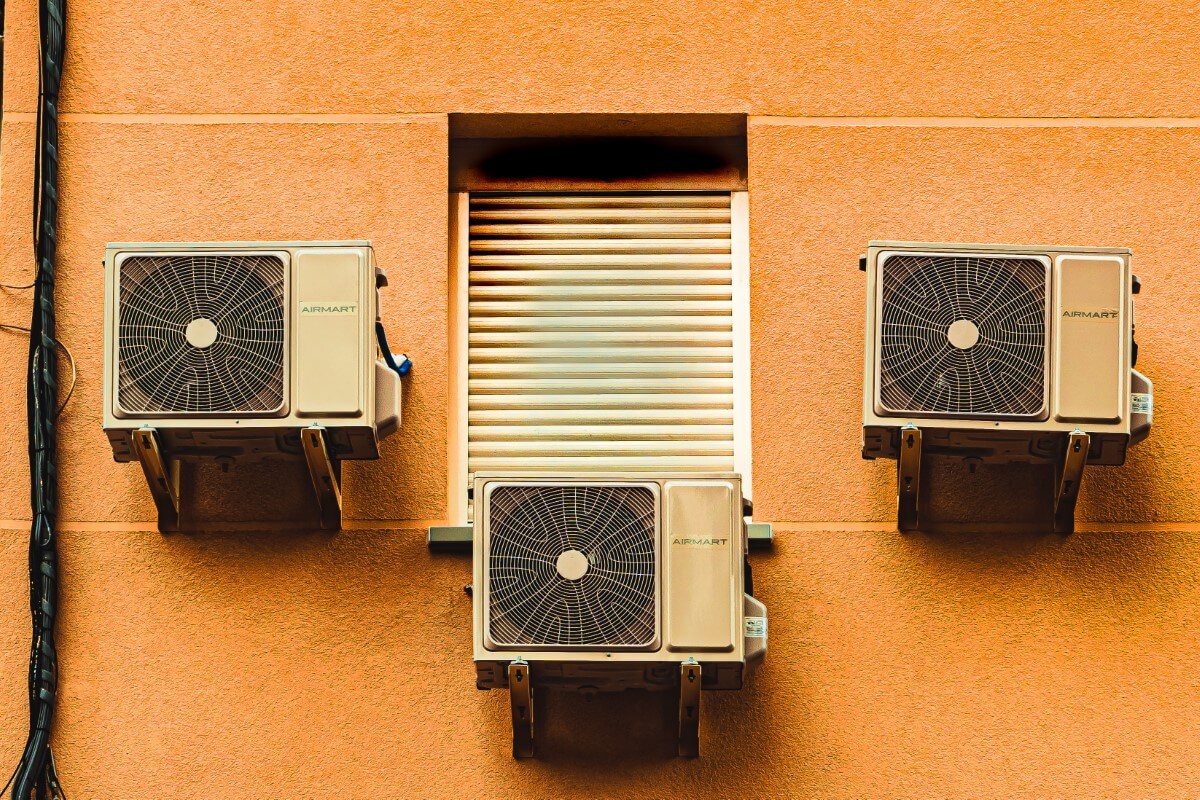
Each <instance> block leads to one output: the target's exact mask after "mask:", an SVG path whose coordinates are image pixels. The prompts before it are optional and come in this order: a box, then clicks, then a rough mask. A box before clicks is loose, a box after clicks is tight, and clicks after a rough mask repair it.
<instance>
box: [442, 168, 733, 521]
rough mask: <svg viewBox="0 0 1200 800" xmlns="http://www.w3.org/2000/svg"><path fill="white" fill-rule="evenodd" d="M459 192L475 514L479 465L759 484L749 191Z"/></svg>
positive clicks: (465, 470)
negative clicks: (723, 475) (752, 437)
mask: <svg viewBox="0 0 1200 800" xmlns="http://www.w3.org/2000/svg"><path fill="white" fill-rule="evenodd" d="M452 199H453V209H452V210H453V218H454V222H455V229H456V230H455V232H454V234H455V236H454V238H455V242H454V245H455V247H454V250H455V264H454V275H453V276H452V281H451V283H452V290H453V292H454V298H453V301H454V302H453V303H452V308H453V314H452V320H451V328H452V329H451V339H452V342H453V346H454V350H455V353H454V356H455V370H454V376H453V383H454V386H453V395H454V397H453V401H452V402H454V403H455V405H456V407H457V408H456V411H457V413H456V414H454V415H452V429H453V430H452V435H451V441H452V444H451V447H452V452H451V458H450V464H451V467H450V469H451V475H450V489H451V512H452V516H454V517H455V518H456V519H457V521H458V522H465V521H466V519H467V518H469V514H470V511H469V507H468V503H467V499H466V495H467V489H468V488H469V487H470V485H471V482H472V480H473V476H474V473H475V472H476V471H488V472H495V471H501V472H503V471H512V472H516V471H531V470H543V471H556V472H562V473H584V474H586V473H593V472H602V471H626V472H642V473H651V472H658V473H662V472H719V471H738V472H741V473H742V474H743V476H744V478H745V480H746V485H747V487H748V486H749V481H750V470H749V418H750V416H749V391H748V387H749V381H748V363H747V362H748V352H749V348H748V302H747V283H748V281H747V264H746V260H747V259H746V241H745V237H746V217H747V207H746V195H745V193H744V192H728V191H724V192H669V191H655V192H626V193H555V194H545V193H465V192H464V193H456V194H454V195H452ZM747 496H749V491H747Z"/></svg>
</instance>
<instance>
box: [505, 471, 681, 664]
mask: <svg viewBox="0 0 1200 800" xmlns="http://www.w3.org/2000/svg"><path fill="white" fill-rule="evenodd" d="M488 502H489V506H488V518H489V520H490V523H489V547H488V597H487V603H488V613H489V620H490V621H489V627H488V630H489V634H490V637H491V639H492V641H493V642H495V643H496V644H500V645H528V646H535V647H539V646H540V647H587V646H593V647H595V646H603V647H626V648H638V647H642V648H644V647H649V646H651V645H653V643H654V642H655V641H656V638H657V629H658V625H657V622H658V620H657V611H656V603H655V579H656V569H655V498H654V493H653V492H652V491H651V490H650V489H648V488H646V487H644V486H600V485H593V484H588V485H575V486H571V485H567V486H499V487H497V488H496V489H494V490H493V491H492V492H491V494H490V496H489V501H488Z"/></svg>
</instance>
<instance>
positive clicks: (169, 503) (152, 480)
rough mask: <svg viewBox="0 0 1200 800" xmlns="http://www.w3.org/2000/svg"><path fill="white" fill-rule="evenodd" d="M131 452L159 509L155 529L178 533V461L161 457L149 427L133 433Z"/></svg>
mask: <svg viewBox="0 0 1200 800" xmlns="http://www.w3.org/2000/svg"><path fill="white" fill-rule="evenodd" d="M133 452H134V455H136V456H137V460H138V461H139V462H140V463H141V465H142V471H143V472H145V473H146V483H148V484H149V485H150V495H151V496H152V497H153V498H154V505H155V506H157V507H158V529H159V530H160V531H162V532H164V533H165V532H167V531H175V530H179V461H178V460H177V459H170V458H167V457H166V456H164V455H163V450H162V443H161V442H160V440H159V438H158V431H157V430H156V429H154V428H151V427H149V426H146V427H143V428H138V429H137V430H136V431H134V432H133Z"/></svg>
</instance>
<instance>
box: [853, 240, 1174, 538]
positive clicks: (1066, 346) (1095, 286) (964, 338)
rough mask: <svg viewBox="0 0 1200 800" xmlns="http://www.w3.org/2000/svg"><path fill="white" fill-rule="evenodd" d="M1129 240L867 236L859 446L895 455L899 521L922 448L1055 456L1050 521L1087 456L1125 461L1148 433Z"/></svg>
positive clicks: (1062, 522) (1069, 508) (1070, 518)
mask: <svg viewBox="0 0 1200 800" xmlns="http://www.w3.org/2000/svg"><path fill="white" fill-rule="evenodd" d="M1130 256H1131V253H1130V251H1129V250H1127V249H1124V248H1095V247H1034V246H1017V245H996V244H929V243H919V242H871V243H870V245H869V247H868V250H867V255H866V256H865V259H863V260H862V264H861V266H862V267H863V268H864V269H865V271H866V273H867V314H866V320H867V326H866V359H865V372H864V387H865V391H864V396H863V456H864V457H865V458H892V459H897V460H898V462H899V487H898V494H899V527H900V529H901V530H912V529H914V528H916V527H917V525H918V509H917V500H918V492H919V487H920V473H921V454H922V452H924V453H936V454H952V455H957V456H962V457H964V458H967V459H973V460H977V461H980V462H1007V461H1031V462H1033V461H1043V462H1044V461H1052V462H1054V463H1056V464H1057V465H1058V467H1057V472H1056V474H1057V478H1056V482H1057V486H1056V495H1055V496H1056V500H1055V528H1056V529H1057V530H1060V531H1064V532H1065V531H1070V530H1072V529H1073V526H1074V510H1075V501H1076V499H1077V497H1078V492H1079V483H1080V480H1081V478H1082V474H1083V467H1084V464H1085V463H1086V464H1111V465H1116V464H1121V463H1123V462H1124V461H1125V452H1126V449H1127V448H1128V447H1129V446H1130V445H1131V444H1136V443H1137V442H1139V441H1141V440H1142V439H1144V438H1146V436H1147V435H1148V434H1149V432H1150V424H1151V418H1152V414H1153V390H1152V387H1151V383H1150V381H1149V380H1147V379H1146V378H1145V377H1144V376H1142V375H1141V374H1140V373H1139V372H1137V371H1136V370H1135V369H1133V366H1134V364H1135V363H1136V361H1137V345H1136V343H1135V342H1134V338H1133V332H1134V319H1133V295H1135V294H1137V292H1138V290H1139V288H1140V284H1139V282H1138V279H1137V278H1136V277H1135V276H1134V275H1133V273H1132V272H1131V271H1130Z"/></svg>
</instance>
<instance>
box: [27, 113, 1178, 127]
mask: <svg viewBox="0 0 1200 800" xmlns="http://www.w3.org/2000/svg"><path fill="white" fill-rule="evenodd" d="M447 116H448V115H447V114H443V113H437V112H428V111H414V112H411V113H409V112H396V113H376V114H371V113H363V114H344V113H309V112H301V113H278V114H270V113H234V114H190V113H175V114H172V113H157V112H156V113H132V114H119V113H97V112H86V111H68V112H65V113H63V114H62V115H61V116H60V119H61V120H62V121H63V122H82V123H92V124H100V125H104V124H107V125H149V124H167V125H239V124H240V125H263V124H314V125H371V124H385V125H386V124H403V123H405V122H414V121H422V120H425V121H430V120H443V119H446V118H447ZM4 120H5V121H7V122H33V121H34V120H35V114H34V112H32V111H9V112H7V113H5V114H4ZM747 121H748V124H750V125H764V126H791V127H802V128H1200V117H892V116H880V117H870V116H859V117H848V116H847V117H804V116H799V117H797V116H772V115H751V116H749V117H748V118H747Z"/></svg>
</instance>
